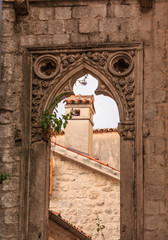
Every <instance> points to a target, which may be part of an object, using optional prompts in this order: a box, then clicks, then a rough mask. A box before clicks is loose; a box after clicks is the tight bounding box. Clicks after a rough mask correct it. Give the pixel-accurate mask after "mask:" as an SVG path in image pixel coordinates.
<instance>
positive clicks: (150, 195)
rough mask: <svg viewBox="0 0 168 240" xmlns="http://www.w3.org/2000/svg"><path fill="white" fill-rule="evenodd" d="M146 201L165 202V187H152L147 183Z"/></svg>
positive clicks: (145, 187) (145, 190) (145, 188)
mask: <svg viewBox="0 0 168 240" xmlns="http://www.w3.org/2000/svg"><path fill="white" fill-rule="evenodd" d="M144 194H145V195H144V196H145V200H146V201H148V200H153V201H157V200H163V199H165V196H166V195H165V187H164V186H163V185H161V186H159V185H152V184H147V183H146V182H145V186H144Z"/></svg>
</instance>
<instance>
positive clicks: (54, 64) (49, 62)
mask: <svg viewBox="0 0 168 240" xmlns="http://www.w3.org/2000/svg"><path fill="white" fill-rule="evenodd" d="M34 72H35V74H36V75H37V76H38V77H39V78H41V79H44V80H48V79H51V78H54V77H55V76H56V75H57V74H58V73H59V64H58V61H57V59H56V57H54V56H52V55H43V56H40V57H39V58H37V59H36V61H35V63H34Z"/></svg>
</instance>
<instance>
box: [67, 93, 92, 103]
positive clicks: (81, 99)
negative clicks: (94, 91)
mask: <svg viewBox="0 0 168 240" xmlns="http://www.w3.org/2000/svg"><path fill="white" fill-rule="evenodd" d="M64 102H65V103H66V104H73V103H75V104H91V103H93V102H94V96H93V95H71V96H70V97H68V98H66V99H65V100H64Z"/></svg>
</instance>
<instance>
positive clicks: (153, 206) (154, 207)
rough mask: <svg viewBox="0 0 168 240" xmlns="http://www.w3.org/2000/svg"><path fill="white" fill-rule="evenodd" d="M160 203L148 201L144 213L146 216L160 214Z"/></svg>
mask: <svg viewBox="0 0 168 240" xmlns="http://www.w3.org/2000/svg"><path fill="white" fill-rule="evenodd" d="M159 210H160V202H159V201H146V202H145V206H144V211H145V213H146V214H151V215H156V214H159Z"/></svg>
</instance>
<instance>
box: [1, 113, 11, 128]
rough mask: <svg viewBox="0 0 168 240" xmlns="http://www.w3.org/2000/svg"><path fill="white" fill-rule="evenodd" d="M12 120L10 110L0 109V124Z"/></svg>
mask: <svg viewBox="0 0 168 240" xmlns="http://www.w3.org/2000/svg"><path fill="white" fill-rule="evenodd" d="M11 121H12V117H11V112H8V111H1V112H0V124H2V125H5V124H10V123H11Z"/></svg>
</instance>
